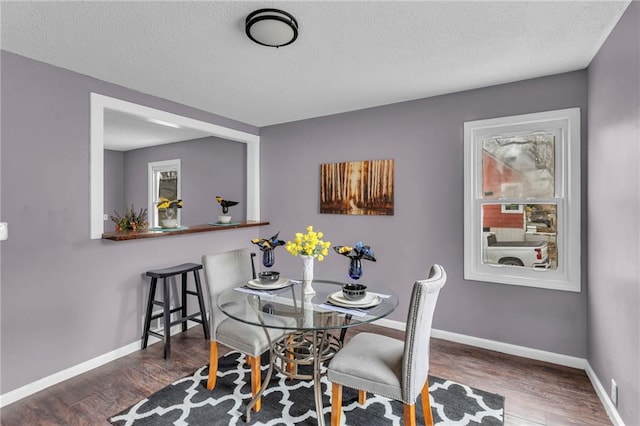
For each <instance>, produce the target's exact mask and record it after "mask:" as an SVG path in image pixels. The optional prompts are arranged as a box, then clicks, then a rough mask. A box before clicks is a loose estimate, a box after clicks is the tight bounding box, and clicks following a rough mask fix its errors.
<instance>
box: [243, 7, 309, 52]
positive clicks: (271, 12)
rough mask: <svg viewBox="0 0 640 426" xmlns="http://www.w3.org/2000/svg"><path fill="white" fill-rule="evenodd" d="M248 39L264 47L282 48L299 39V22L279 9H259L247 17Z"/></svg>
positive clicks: (246, 29)
mask: <svg viewBox="0 0 640 426" xmlns="http://www.w3.org/2000/svg"><path fill="white" fill-rule="evenodd" d="M245 31H246V32H247V37H249V38H250V39H251V40H253V41H255V42H256V43H258V44H261V45H263V46H270V47H281V46H286V45H288V44H291V43H293V42H294V41H295V40H296V39H297V38H298V21H296V18H294V17H293V16H292V15H290V14H288V13H287V12H283V11H282V10H278V9H259V10H256V11H255V12H252V13H251V14H249V16H247V19H246V21H245Z"/></svg>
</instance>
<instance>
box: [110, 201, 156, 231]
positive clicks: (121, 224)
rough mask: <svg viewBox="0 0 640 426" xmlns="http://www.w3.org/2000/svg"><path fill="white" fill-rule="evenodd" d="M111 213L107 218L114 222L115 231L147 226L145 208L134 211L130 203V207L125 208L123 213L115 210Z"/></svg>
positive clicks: (134, 229) (132, 229)
mask: <svg viewBox="0 0 640 426" xmlns="http://www.w3.org/2000/svg"><path fill="white" fill-rule="evenodd" d="M113 213H114V214H113V215H111V216H109V218H110V219H111V220H112V221H113V222H114V223H115V224H116V232H120V231H137V230H138V229H140V230H142V229H146V228H147V226H148V222H147V209H140V210H139V211H138V212H137V213H136V209H135V208H134V207H133V204H132V205H131V208H127V209H125V212H124V214H123V215H120V213H118V212H117V211H116V210H114V211H113Z"/></svg>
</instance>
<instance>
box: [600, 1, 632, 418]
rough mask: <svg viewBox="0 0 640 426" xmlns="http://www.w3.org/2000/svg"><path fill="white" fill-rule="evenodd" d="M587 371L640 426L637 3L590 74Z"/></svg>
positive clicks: (623, 415) (626, 414)
mask: <svg viewBox="0 0 640 426" xmlns="http://www.w3.org/2000/svg"><path fill="white" fill-rule="evenodd" d="M588 82H589V86H588V87H589V262H588V263H589V298H588V300H589V308H588V309H589V326H588V330H589V339H588V342H589V349H588V354H589V363H590V364H591V366H592V368H593V369H594V371H595V372H596V374H597V375H598V377H599V379H600V381H601V382H602V384H603V386H604V388H605V389H606V390H607V392H608V391H609V389H610V382H611V379H612V378H613V379H614V380H615V381H616V382H617V383H618V394H619V402H618V411H619V413H620V415H621V417H622V418H623V420H624V421H625V423H626V424H628V425H635V424H638V419H640V278H639V277H640V266H639V265H640V219H639V214H638V212H640V191H639V190H638V188H640V170H639V166H638V164H640V131H639V129H638V127H639V126H640V3H638V2H631V5H630V6H629V8H628V9H627V11H626V12H625V14H624V15H623V16H622V18H621V19H620V21H619V23H618V25H617V26H616V27H615V29H614V30H613V32H612V33H611V35H610V36H609V38H608V39H607V41H606V42H605V44H604V45H603V46H602V48H601V49H600V51H599V52H598V54H597V55H596V57H595V59H594V60H593V61H592V62H591V65H590V66H589V72H588Z"/></svg>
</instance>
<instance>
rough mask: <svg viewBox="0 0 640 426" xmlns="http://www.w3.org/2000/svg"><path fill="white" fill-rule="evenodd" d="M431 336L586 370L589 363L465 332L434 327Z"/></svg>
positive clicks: (572, 357)
mask: <svg viewBox="0 0 640 426" xmlns="http://www.w3.org/2000/svg"><path fill="white" fill-rule="evenodd" d="M431 337H434V338H436V339H443V340H449V341H451V342H456V343H462V344H464V345H469V346H475V347H478V348H483V349H489V350H491V351H496V352H502V353H505V354H509V355H515V356H521V357H524V358H529V359H535V360H538V361H544V362H550V363H552V364H558V365H563V366H565V367H571V368H579V369H581V370H584V369H585V367H586V365H587V360H585V359H584V358H578V357H574V356H569V355H562V354H557V353H554V352H547V351H542V350H540V349H532V348H527V347H525V346H518V345H512V344H510V343H503V342H498V341H495V340H489V339H482V338H480V337H473V336H467V335H465V334H458V333H452V332H450V331H443V330H437V329H433V330H432V331H431Z"/></svg>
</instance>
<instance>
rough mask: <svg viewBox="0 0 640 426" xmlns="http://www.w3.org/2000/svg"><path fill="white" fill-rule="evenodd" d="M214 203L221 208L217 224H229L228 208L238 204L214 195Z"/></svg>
mask: <svg viewBox="0 0 640 426" xmlns="http://www.w3.org/2000/svg"><path fill="white" fill-rule="evenodd" d="M216 201H217V202H218V203H219V204H220V207H222V215H220V216H218V223H230V222H231V215H230V214H228V213H229V207H231V206H235V205H236V204H238V202H237V201H229V200H225V199H223V198H222V197H221V196H219V195H216Z"/></svg>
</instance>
